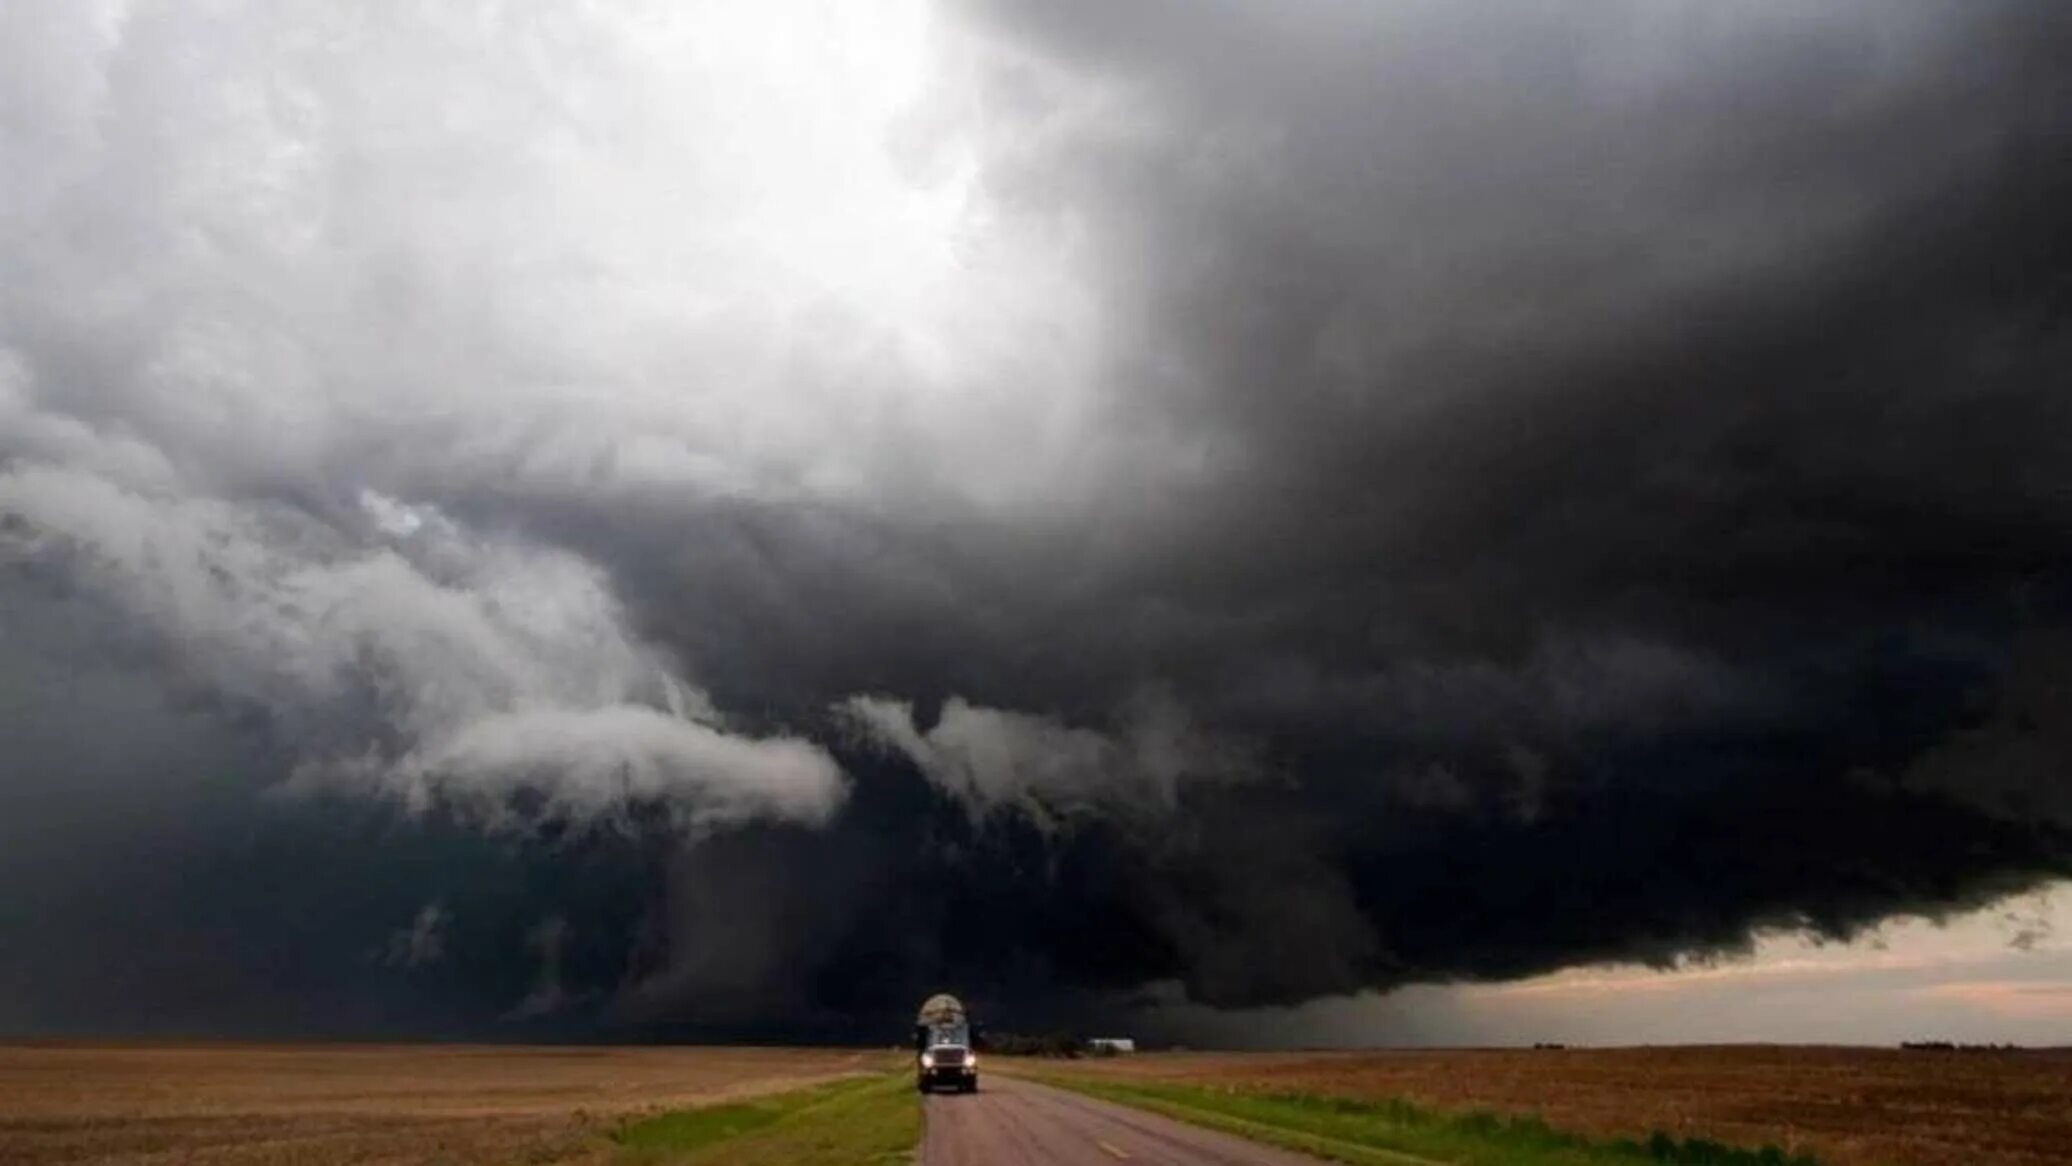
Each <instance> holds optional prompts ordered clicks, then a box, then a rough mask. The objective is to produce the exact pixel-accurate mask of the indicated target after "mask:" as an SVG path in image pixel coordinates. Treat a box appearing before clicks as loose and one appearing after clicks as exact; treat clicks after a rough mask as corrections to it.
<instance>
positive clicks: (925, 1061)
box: [921, 1053, 935, 1069]
mask: <svg viewBox="0 0 2072 1166" xmlns="http://www.w3.org/2000/svg"><path fill="white" fill-rule="evenodd" d="M921 1067H922V1068H923V1069H933V1068H935V1054H934V1053H922V1054H921Z"/></svg>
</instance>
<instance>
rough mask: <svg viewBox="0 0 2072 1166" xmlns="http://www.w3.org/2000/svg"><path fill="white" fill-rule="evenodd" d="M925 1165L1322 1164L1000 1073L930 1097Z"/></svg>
mask: <svg viewBox="0 0 2072 1166" xmlns="http://www.w3.org/2000/svg"><path fill="white" fill-rule="evenodd" d="M926 1114H927V1133H926V1134H925V1136H924V1137H923V1140H922V1142H921V1157H920V1166H1089V1164H1091V1163H1100V1162H1130V1163H1141V1164H1142V1166H1316V1163H1317V1160H1316V1159H1315V1158H1308V1157H1303V1156H1301V1155H1298V1154H1291V1153H1288V1152H1287V1151H1285V1150H1276V1149H1273V1148H1271V1147H1269V1146H1262V1145H1260V1144H1258V1143H1256V1142H1248V1141H1244V1140H1242V1139H1240V1138H1234V1137H1231V1136H1230V1135H1228V1134H1219V1133H1215V1132H1213V1131H1210V1130H1205V1129H1202V1128H1200V1127H1198V1126H1191V1125H1184V1124H1182V1123H1180V1122H1177V1121H1173V1120H1172V1119H1170V1118H1164V1117H1160V1116H1158V1115H1157V1114H1152V1113H1146V1112H1144V1111H1142V1110H1138V1109H1127V1108H1124V1107H1123V1106H1120V1105H1111V1104H1109V1103H1107V1102H1104V1101H1096V1100H1094V1099H1092V1098H1089V1097H1081V1096H1079V1095H1078V1094H1074V1093H1067V1092H1065V1091H1064V1090H1062V1089H1052V1088H1049V1087H1048V1086H1044V1085H1038V1084H1036V1083H1034V1082H1030V1081H1023V1080H1018V1079H1016V1078H1012V1077H1006V1076H1000V1075H997V1074H996V1075H995V1076H993V1077H991V1078H990V1079H988V1080H987V1081H986V1083H985V1087H984V1088H983V1089H981V1090H980V1091H979V1092H977V1093H971V1094H949V1095H942V1094H934V1095H931V1096H930V1097H929V1098H928V1101H927V1110H926Z"/></svg>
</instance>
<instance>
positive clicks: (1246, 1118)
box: [1031, 1073, 1819, 1166]
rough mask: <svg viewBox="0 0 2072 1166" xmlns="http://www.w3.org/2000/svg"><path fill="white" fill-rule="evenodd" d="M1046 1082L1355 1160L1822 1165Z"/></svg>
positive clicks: (1344, 1102)
mask: <svg viewBox="0 0 2072 1166" xmlns="http://www.w3.org/2000/svg"><path fill="white" fill-rule="evenodd" d="M1031 1076H1034V1077H1035V1079H1037V1080H1040V1081H1043V1082H1045V1083H1046V1084H1050V1085H1056V1086H1059V1087H1061V1088H1065V1089H1071V1090H1075V1091H1077V1092H1080V1093H1084V1094H1087V1095H1088V1096H1091V1097H1098V1098H1100V1099H1102V1100H1104V1101H1114V1102H1118V1103H1120V1104H1123V1105H1131V1106H1135V1107H1137V1108H1139V1109H1148V1110H1151V1111H1152V1112H1155V1113H1160V1114H1163V1115H1165V1116H1167V1117H1172V1118H1177V1119H1179V1120H1181V1121H1187V1122H1192V1123H1194V1124H1196V1125H1203V1126H1208V1127H1210V1128H1213V1129H1219V1130H1223V1131H1224V1132H1226V1133H1233V1134H1237V1135H1239V1136H1241V1137H1247V1138H1251V1139H1252V1140H1254V1141H1260V1142H1267V1143H1270V1144H1272V1145H1277V1146H1282V1147H1285V1148H1287V1149H1291V1150H1300V1151H1302V1152H1304V1153H1308V1154H1314V1155H1316V1156H1318V1157H1321V1158H1326V1159H1329V1160H1331V1161H1335V1162H1349V1163H1354V1164H1355V1166H1421V1164H1430V1163H1444V1164H1447V1166H1512V1164H1515V1166H1644V1164H1653V1166H1819V1164H1818V1163H1817V1162H1816V1161H1815V1160H1814V1159H1813V1158H1811V1157H1809V1156H1806V1155H1799V1156H1790V1155H1787V1154H1786V1153H1785V1152H1784V1151H1783V1150H1781V1149H1778V1148H1777V1147H1776V1146H1763V1147H1761V1148H1760V1149H1755V1150H1747V1149H1741V1148H1739V1147H1734V1146H1727V1145H1722V1144H1720V1143H1718V1142H1712V1141H1707V1140H1704V1139H1701V1138H1689V1139H1683V1140H1678V1139H1676V1138H1672V1137H1670V1136H1669V1135H1668V1134H1665V1133H1661V1132H1659V1131H1658V1132H1657V1133H1655V1135H1654V1136H1653V1137H1651V1138H1649V1139H1647V1140H1646V1141H1634V1140H1632V1139H1619V1140H1615V1141H1603V1140H1593V1139H1590V1138H1586V1137H1582V1136H1580V1135H1576V1134H1570V1133H1564V1132H1562V1131H1560V1130H1556V1129H1554V1128H1552V1127H1550V1126H1548V1125H1547V1123H1546V1122H1544V1121H1541V1120H1540V1119H1539V1118H1537V1117H1506V1116H1503V1115H1500V1114H1495V1113H1489V1112H1486V1111H1476V1112H1472V1113H1444V1112H1440V1111H1436V1110H1429V1109H1425V1108H1424V1107H1422V1106H1418V1105H1415V1104H1412V1103H1410V1102H1407V1101H1400V1100H1393V1099H1383V1100H1365V1099H1360V1098H1350V1097H1330V1096H1319V1095H1315V1094H1306V1093H1275V1092H1267V1091H1245V1090H1231V1089H1222V1088H1211V1087H1208V1086H1202V1085H1187V1084H1179V1083H1173V1082H1146V1081H1128V1082H1124V1081H1114V1080H1106V1079H1096V1078H1090V1077H1083V1076H1077V1075H1074V1074H1066V1073H1042V1074H1031Z"/></svg>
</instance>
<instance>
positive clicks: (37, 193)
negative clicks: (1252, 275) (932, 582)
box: [0, 0, 1103, 505]
mask: <svg viewBox="0 0 2072 1166" xmlns="http://www.w3.org/2000/svg"><path fill="white" fill-rule="evenodd" d="M945 23H946V22H945V21H944V20H942V19H941V17H940V16H939V14H938V13H936V12H935V11H934V9H933V6H931V5H928V4H925V3H922V2H920V0H897V2H893V3H883V4H872V5H870V6H868V8H859V7H858V6H856V5H852V4H845V3H840V2H835V0H798V2H789V3H769V4H753V5H739V4H728V3H720V2H717V0H709V2H704V3H658V2H654V0H619V2H615V3H602V4H588V5H579V6H570V5H550V6H539V5H510V4H505V3H500V2H492V0H477V2H464V3H456V4H441V5H436V6H419V5H400V6H398V5H382V6H374V7H366V6H354V7H352V8H340V7H338V6H337V5H334V4H329V3H320V2H316V0H228V2H225V3H220V4H212V5H209V6H207V7H206V8H202V9H197V8H194V7H193V6H190V5H179V4H166V3H155V2H152V0H138V2H136V3H131V4H102V5H98V6H90V5H87V4H81V3H77V2H76V0H22V3H20V4H15V5H10V6H9V12H8V18H7V25H6V31H7V33H8V35H7V36H5V37H0V173H4V174H7V175H8V176H9V177H8V179H7V181H6V183H5V184H4V185H0V347H12V348H14V349H15V350H16V351H17V353H18V355H19V358H20V359H21V360H22V361H23V362H24V363H25V365H26V366H27V367H28V368H29V369H30V370H32V372H33V374H34V375H33V376H31V377H29V378H27V383H29V385H30V389H31V390H32V392H31V400H32V403H35V404H36V406H37V407H38V408H39V409H40V410H42V411H44V412H45V413H47V414H48V415H49V416H51V417H52V418H54V419H60V420H62V419H66V418H69V419H71V420H72V421H74V422H76V423H78V424H81V425H85V426H89V427H91V428H93V429H96V430H104V431H111V432H112V431H119V432H121V433H124V434H128V435H130V436H132V437H133V438H135V439H137V440H140V441H142V442H143V443H145V444H148V445H150V446H153V447H155V448H157V449H159V450H161V451H162V453H163V456H164V457H166V458H167V459H168V460H170V461H171V462H172V463H174V464H175V465H177V466H178V467H179V468H181V469H182V470H183V471H184V472H186V473H188V474H189V475H191V476H193V477H194V478H196V479H197V480H201V481H204V482H207V483H212V484H216V485H229V486H235V487H245V486H252V485H255V484H256V485H258V486H261V487H265V488H281V487H284V486H285V487H288V488H305V487H307V486H308V484H309V483H311V482H312V481H322V482H336V481H337V480H338V479H339V478H340V477H352V478H358V479H360V480H361V481H362V482H363V484H366V485H369V486H372V487H374V488H376V489H378V490H380V491H381V492H383V493H387V494H392V495H398V496H407V497H434V496H440V495H441V494H442V493H444V494H450V493H456V492H466V491H473V492H484V491H491V492H498V493H501V494H504V495H507V496H508V495H511V494H568V493H571V492H581V493H583V494H585V495H599V494H602V495H604V496H611V495H612V494H614V493H638V494H640V495H641V496H643V497H651V496H656V495H661V496H665V497H668V498H671V499H675V500H695V499H698V498H701V497H709V496H712V495H729V496H740V495H748V496H753V497H772V498H797V497H806V498H814V499H829V498H833V499H841V500H844V501H848V502H853V503H857V504H872V503H873V502H874V500H878V499H883V498H885V497H887V496H888V494H891V493H899V492H904V493H905V494H906V495H908V496H912V495H914V494H915V493H916V492H926V493H929V494H934V493H936V492H942V493H943V494H944V496H945V497H946V498H949V499H955V500H959V501H962V502H971V503H978V504H998V505H1010V504H1015V503H1017V502H1018V501H1019V502H1032V501H1033V500H1035V499H1036V497H1037V496H1038V495H1039V494H1047V493H1051V492H1055V491H1056V490H1057V489H1058V485H1057V484H1058V483H1059V482H1061V481H1062V482H1073V481H1081V480H1083V479H1082V478H1081V477H1080V476H1078V475H1073V474H1068V473H1062V472H1060V471H1061V470H1062V469H1064V468H1065V467H1066V466H1067V465H1068V464H1069V465H1072V466H1078V465H1082V464H1083V463H1084V462H1085V460H1086V459H1088V458H1089V457H1094V456H1098V451H1099V450H1100V449H1101V448H1103V447H1102V445H1101V440H1100V438H1099V433H1098V427H1096V426H1093V425H1091V424H1090V423H1089V422H1090V419H1091V414H1092V410H1093V409H1094V408H1095V407H1096V404H1097V402H1096V401H1095V400H1094V398H1093V395H1092V389H1091V387H1090V386H1091V374H1092V364H1093V362H1094V360H1095V356H1094V355H1093V349H1094V347H1095V345H1096V343H1097V341H1098V336H1097V332H1098V328H1097V324H1098V320H1099V318H1100V317H1099V312H1098V311H1097V310H1096V309H1095V307H1094V306H1092V305H1091V304H1090V303H1088V296H1087V295H1086V294H1085V293H1084V291H1083V290H1082V289H1081V287H1080V277H1079V272H1078V265H1079V264H1080V262H1081V260H1082V259H1083V258H1084V256H1083V255H1082V254H1081V253H1080V249H1078V248H1076V247H1075V245H1073V244H1072V243H1071V242H1070V240H1067V239H1062V238H1059V237H1057V236H1056V233H1055V232H1054V231H1052V230H1050V229H1049V228H1048V226H1047V225H1046V226H1044V229H1042V230H1033V229H1023V228H1024V226H1026V225H1027V224H1023V223H1021V222H1020V221H1019V220H1018V218H1017V215H1016V213H1015V211H1014V209H1013V208H1012V207H1011V206H1005V205H1002V204H1000V201H999V199H998V198H996V197H995V196H994V193H993V192H989V191H988V190H986V189H985V188H984V187H983V184H982V183H981V181H980V178H981V171H982V169H983V168H984V163H985V160H986V159H985V156H984V155H985V153H986V151H987V150H990V149H993V148H994V147H993V146H991V145H989V144H987V143H985V142H983V141H981V140H980V138H981V134H980V132H979V131H980V128H981V126H980V115H979V113H978V112H977V108H978V104H979V102H980V95H979V94H978V93H977V91H976V90H975V89H974V85H975V84H976V81H975V79H974V69H973V68H972V67H970V66H968V64H962V63H960V62H965V61H966V58H968V56H969V53H970V52H971V51H974V50H972V49H970V48H969V46H968V45H967V43H966V42H965V41H964V40H962V39H960V38H959V36H958V34H957V33H956V31H955V30H954V29H951V28H947V27H945ZM1039 236H1040V237H1039ZM1089 488H1090V487H1089Z"/></svg>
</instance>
